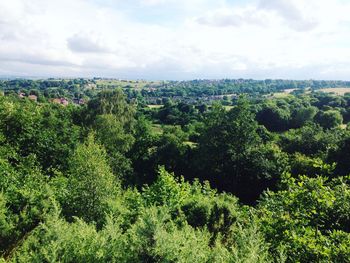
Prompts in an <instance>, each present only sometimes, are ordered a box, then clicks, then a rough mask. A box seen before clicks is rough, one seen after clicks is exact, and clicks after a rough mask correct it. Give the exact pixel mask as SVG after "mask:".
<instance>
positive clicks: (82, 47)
mask: <svg viewBox="0 0 350 263" xmlns="http://www.w3.org/2000/svg"><path fill="white" fill-rule="evenodd" d="M67 44H68V47H69V49H70V50H72V51H74V52H82V53H109V52H111V50H110V49H109V48H108V47H107V46H105V45H104V44H103V43H101V42H100V41H99V40H97V39H93V37H92V36H89V35H86V34H75V35H73V36H72V37H70V38H68V39H67Z"/></svg>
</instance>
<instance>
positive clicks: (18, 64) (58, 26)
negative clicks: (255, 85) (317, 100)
mask: <svg viewBox="0 0 350 263" xmlns="http://www.w3.org/2000/svg"><path fill="white" fill-rule="evenodd" d="M349 14H350V0H30V1H28V0H0V76H18V77H110V78H124V79H148V80H162V79H163V80H187V79H218V78H253V79H266V78H281V79H326V80H328V79H339V80H350V15H349Z"/></svg>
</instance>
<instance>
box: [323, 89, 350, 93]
mask: <svg viewBox="0 0 350 263" xmlns="http://www.w3.org/2000/svg"><path fill="white" fill-rule="evenodd" d="M320 91H322V92H327V93H335V94H337V95H344V94H345V93H348V92H350V88H327V89H320Z"/></svg>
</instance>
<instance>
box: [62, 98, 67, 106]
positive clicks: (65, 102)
mask: <svg viewBox="0 0 350 263" xmlns="http://www.w3.org/2000/svg"><path fill="white" fill-rule="evenodd" d="M61 104H62V105H63V106H68V104H69V101H68V100H67V99H65V98H61Z"/></svg>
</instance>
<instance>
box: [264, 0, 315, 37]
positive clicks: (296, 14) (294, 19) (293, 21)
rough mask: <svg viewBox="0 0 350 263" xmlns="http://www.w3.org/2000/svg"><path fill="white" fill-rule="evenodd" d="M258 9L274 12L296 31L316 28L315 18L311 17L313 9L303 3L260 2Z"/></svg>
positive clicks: (288, 1) (293, 0) (282, 0)
mask: <svg viewBox="0 0 350 263" xmlns="http://www.w3.org/2000/svg"><path fill="white" fill-rule="evenodd" d="M258 8H259V9H263V10H268V11H275V12H276V13H277V14H278V15H279V16H280V17H282V18H283V19H284V21H285V22H286V23H287V24H288V25H289V26H290V27H292V28H293V29H295V30H297V31H309V30H312V29H314V28H316V27H317V26H318V21H317V18H316V17H314V16H313V15H314V14H313V10H312V8H313V7H312V6H308V5H307V4H305V1H303V2H300V1H296V0H261V1H260V3H259V4H258Z"/></svg>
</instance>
